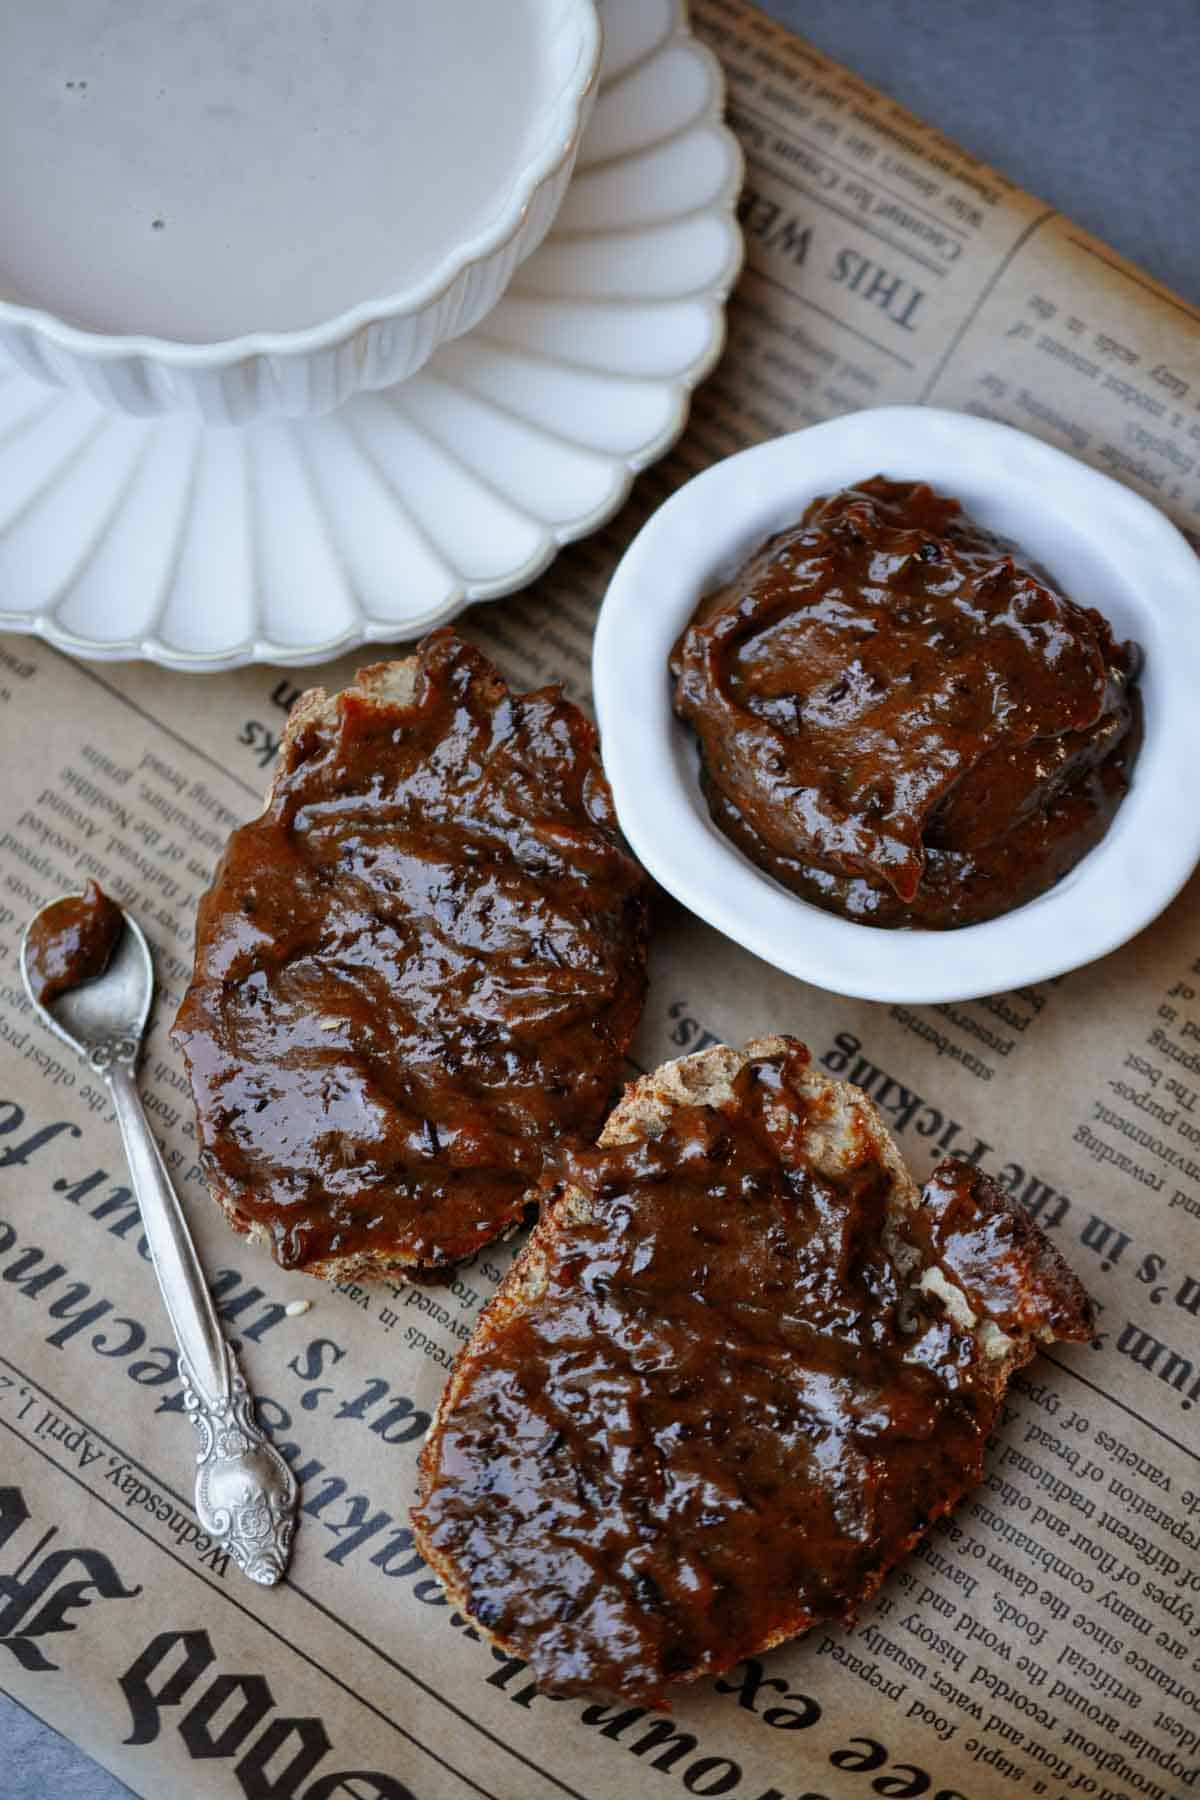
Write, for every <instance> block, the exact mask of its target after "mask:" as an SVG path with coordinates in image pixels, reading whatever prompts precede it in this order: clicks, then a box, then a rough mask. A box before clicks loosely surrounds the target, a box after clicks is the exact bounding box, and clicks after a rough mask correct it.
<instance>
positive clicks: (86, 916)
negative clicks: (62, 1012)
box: [25, 881, 125, 1006]
mask: <svg viewBox="0 0 1200 1800" xmlns="http://www.w3.org/2000/svg"><path fill="white" fill-rule="evenodd" d="M124 929H125V915H124V913H123V912H122V911H121V909H120V907H119V906H118V905H117V904H116V902H115V901H112V900H110V899H109V897H108V895H107V894H106V893H104V892H103V890H102V889H101V888H100V887H99V885H98V884H97V883H96V882H94V881H89V882H88V884H87V886H86V887H85V888H84V890H83V892H82V894H71V895H69V896H68V897H67V898H66V899H65V900H56V901H55V902H54V904H53V906H48V907H46V909H45V911H44V912H40V913H39V914H38V915H37V917H36V918H35V919H34V921H33V923H32V924H31V925H30V927H29V934H28V936H27V937H26V939H25V969H26V973H27V975H28V978H29V986H30V989H31V990H32V993H33V997H34V999H35V1000H37V1001H39V1002H40V1003H41V1004H42V1005H43V1006H47V1005H49V1003H50V1001H51V1000H55V999H57V998H58V996H59V995H60V994H65V993H67V992H68V991H69V990H70V989H71V988H76V987H79V986H81V985H82V983H83V982H85V981H95V979H96V977H97V975H103V973H104V971H105V969H107V967H108V965H109V962H110V960H111V958H112V953H113V951H114V950H115V949H116V947H117V941H118V939H119V938H120V936H121V933H122V931H123V930H124Z"/></svg>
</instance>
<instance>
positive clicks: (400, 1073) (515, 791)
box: [175, 630, 647, 1281]
mask: <svg viewBox="0 0 1200 1800" xmlns="http://www.w3.org/2000/svg"><path fill="white" fill-rule="evenodd" d="M646 937H647V883H646V879H645V876H644V874H643V873H642V871H641V869H640V868H639V867H638V865H637V863H636V862H635V861H634V859H633V858H632V857H631V856H630V855H629V853H628V851H627V850H626V848H625V846H624V844H623V841H622V839H621V836H620V831H619V829H618V827H617V823H616V817H615V813H614V811H613V807H612V798H611V794H610V792H609V789H608V784H607V781H606V780H605V777H604V773H603V769H602V767H601V764H600V758H599V750H598V743H597V737H596V732H595V728H594V726H593V725H592V724H591V722H590V721H589V720H588V719H587V718H586V717H585V716H584V714H583V713H581V712H580V711H579V709H578V708H577V707H575V706H573V705H572V704H571V703H570V702H569V701H568V700H566V699H564V697H563V696H562V694H561V693H560V692H558V690H556V689H550V688H547V689H542V690H539V691H538V692H536V693H532V694H524V695H519V694H513V693H511V692H510V691H509V689H508V687H507V686H506V684H505V683H504V681H503V679H502V678H501V676H500V674H499V673H498V671H497V670H496V669H495V668H493V667H492V665H491V664H490V663H489V662H488V661H487V659H486V658H485V657H484V656H483V655H482V654H481V653H480V652H479V651H477V650H475V649H474V648H473V647H472V646H470V645H469V644H466V643H465V642H463V640H462V639H460V638H458V637H457V636H456V635H455V634H454V633H453V632H451V631H448V630H442V631H437V632H434V633H431V634H430V636H429V637H427V638H426V639H424V640H423V642H422V643H421V644H420V645H419V647H418V650H417V654H416V655H415V656H413V657H409V658H407V659H405V660H404V661H400V662H392V663H379V664H376V665H374V666H372V667H370V668H366V669H363V670H361V671H360V672H359V674H358V676H357V678H356V679H355V681H354V683H353V685H352V686H351V687H350V688H348V689H346V690H345V691H344V692H342V693H340V694H336V695H332V696H330V695H327V694H326V693H325V692H324V691H323V690H322V689H320V688H316V689H314V690H312V691H311V692H310V693H307V694H305V695H303V696H302V697H301V699H300V700H299V701H298V702H297V703H296V705H295V706H294V707H293V709H292V711H291V714H290V716H289V718H288V721H287V725H286V728H285V731H284V734H283V740H282V744H281V749H280V756H279V762H278V766H277V768H276V771H275V774H274V777H273V779H272V782H271V786H270V789H269V791H268V794H267V802H266V810H265V811H264V813H263V814H262V815H261V817H260V818H258V819H255V820H253V821H252V822H251V823H250V824H248V825H245V826H242V827H241V828H239V830H238V831H236V832H235V833H234V834H233V836H232V837H231V839H230V842H229V845H228V847H227V849H226V852H225V855H224V856H223V858H222V860H221V863H220V864H219V866H218V868H217V871H216V874H215V877H214V881H213V886H212V888H211V889H210V890H209V892H208V893H207V894H206V895H205V896H204V898H203V899H202V901H201V904H200V910H199V913H198V918H197V933H196V961H195V970H194V974H193V978H192V982H191V984H190V986H189V989H188V992H187V995H186V996H185V999H184V1003H183V1006H182V1007H181V1009H180V1014H179V1019H178V1021H177V1023H176V1028H175V1036H176V1038H177V1041H179V1042H180V1044H181V1045H182V1048H183V1051H184V1055H185V1058H186V1060H187V1064H188V1070H189V1074H190V1076H191V1080H192V1086H193V1091H194V1094H195V1097H196V1104H197V1121H198V1127H199V1137H200V1143H201V1151H202V1160H203V1163H204V1167H205V1172H206V1175H207V1177H208V1180H209V1185H210V1188H211V1191H212V1194H213V1197H214V1199H215V1200H216V1201H217V1203H218V1205H219V1206H220V1207H221V1209H222V1211H223V1212H224V1213H225V1215H226V1217H227V1218H228V1219H229V1221H230V1223H231V1224H232V1225H233V1226H234V1228H235V1229H236V1230H238V1231H240V1232H242V1233H244V1234H245V1235H247V1236H248V1237H251V1238H253V1239H257V1240H259V1241H261V1242H263V1243H265V1244H266V1245H267V1246H268V1247H269V1248H270V1249H271V1251H272V1252H273V1254H274V1255H275V1256H276V1258H277V1259H278V1260H279V1261H280V1262H281V1263H282V1264H283V1265H284V1266H285V1267H301V1268H304V1269H305V1270H306V1271H307V1272H308V1273H310V1274H314V1275H320V1276H324V1277H325V1278H327V1279H329V1280H334V1281H343V1280H348V1279H359V1278H361V1277H364V1276H367V1277H372V1276H389V1277H393V1278H394V1277H397V1276H404V1275H409V1276H411V1277H412V1278H414V1279H420V1278H422V1277H423V1276H426V1275H428V1274H430V1273H434V1272H436V1271H437V1270H438V1269H440V1268H443V1267H446V1266H448V1265H451V1264H453V1263H454V1262H457V1261H459V1260H461V1259H462V1258H464V1257H467V1256H470V1255H471V1254H473V1253H474V1252H475V1251H477V1250H478V1249H480V1248H481V1247H482V1246H483V1245H484V1244H486V1243H488V1242H489V1241H490V1240H491V1239H493V1238H495V1237H497V1236H501V1235H503V1234H505V1233H507V1232H510V1231H512V1230H514V1229H515V1228H516V1226H517V1225H519V1224H520V1223H521V1221H522V1219H523V1217H524V1215H525V1211H526V1208H527V1206H528V1205H529V1204H530V1203H531V1202H532V1201H533V1200H534V1199H535V1198H536V1193H537V1184H538V1179H539V1173H540V1168H541V1162H542V1155H543V1150H544V1148H545V1147H546V1146H547V1145H553V1144H554V1143H555V1142H556V1140H557V1139H558V1137H559V1136H560V1135H561V1134H562V1133H564V1132H571V1133H576V1132H580V1131H584V1132H587V1133H588V1134H589V1135H590V1134H591V1133H594V1132H595V1131H596V1130H597V1129H598V1128H599V1125H600V1123H601V1121H602V1120H603V1118H604V1115H605V1113H606V1111H607V1109H608V1107H609V1106H610V1105H611V1103H612V1100H613V1098H614V1096H615V1095H616V1093H617V1092H618V1091H619V1084H620V1072H621V1066H622V1062H623V1057H624V1053H625V1050H626V1047H627V1045H628V1043H629V1040H630V1037H631V1036H632V1033H633V1030H634V1028H635V1026H636V1023H637V1019H638V1016H639V1014H640V1011H641V1004H642V997H643V993H644V988H645V958H646Z"/></svg>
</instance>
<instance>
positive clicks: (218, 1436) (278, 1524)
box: [102, 1043, 297, 1586]
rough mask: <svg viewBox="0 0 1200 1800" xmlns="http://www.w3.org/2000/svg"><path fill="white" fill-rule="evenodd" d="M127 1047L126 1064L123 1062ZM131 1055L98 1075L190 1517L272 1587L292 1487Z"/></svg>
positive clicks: (288, 1527) (282, 1558)
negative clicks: (143, 1272)
mask: <svg viewBox="0 0 1200 1800" xmlns="http://www.w3.org/2000/svg"><path fill="white" fill-rule="evenodd" d="M127 1048H128V1050H129V1052H130V1054H129V1055H128V1056H126V1055H124V1054H122V1052H123V1051H125V1050H126V1049H127ZM135 1054H136V1046H134V1045H133V1044H132V1043H131V1044H129V1045H128V1046H126V1045H125V1044H123V1043H122V1044H119V1045H114V1046H112V1054H111V1060H108V1061H107V1062H106V1063H105V1065H104V1066H103V1068H102V1073H103V1075H104V1078H105V1080H106V1081H107V1082H108V1085H109V1089H110V1091H111V1093H112V1097H113V1106H114V1107H115V1109H116V1114H117V1124H118V1125H119V1126H120V1128H121V1141H122V1143H123V1144H124V1146H125V1154H126V1156H127V1158H128V1159H129V1172H130V1176H131V1178H132V1181H133V1191H134V1193H135V1194H136V1195H137V1199H138V1205H139V1206H140V1208H141V1213H142V1224H143V1226H144V1227H145V1232H146V1241H147V1243H148V1244H149V1246H150V1255H151V1259H152V1260H153V1263H154V1272H155V1274H156V1275H157V1276H158V1285H159V1287H160V1289H161V1290H162V1297H163V1304H164V1306H165V1307H166V1309H167V1317H168V1318H169V1319H170V1321H171V1328H172V1330H173V1331H174V1333H175V1341H176V1342H177V1344H178V1345H179V1370H180V1375H181V1377H182V1380H183V1391H184V1404H185V1405H186V1407H187V1410H188V1414H189V1417H190V1418H191V1421H192V1424H193V1425H194V1426H195V1427H196V1430H197V1431H198V1432H199V1433H200V1439H201V1446H200V1449H199V1451H198V1452H197V1455H196V1461H197V1464H198V1465H199V1467H198V1469H197V1473H196V1515H197V1517H198V1518H199V1520H200V1523H201V1525H202V1526H203V1528H204V1530H205V1531H206V1532H207V1533H208V1535H209V1537H211V1538H212V1539H213V1540H214V1541H215V1542H217V1543H219V1544H221V1545H223V1546H224V1547H225V1549H227V1550H228V1551H229V1554H230V1555H231V1556H232V1558H233V1560H234V1562H235V1563H236V1564H237V1565H238V1567H239V1569H241V1570H242V1571H243V1573H244V1574H246V1575H248V1576H249V1577H250V1580H251V1581H260V1582H262V1583H264V1585H267V1586H270V1585H271V1584H272V1583H273V1582H276V1581H278V1580H279V1579H280V1577H281V1576H282V1574H283V1572H284V1569H285V1568H286V1567H287V1560H288V1551H289V1548H290V1546H291V1541H292V1532H293V1531H294V1529H295V1524H296V1498H297V1495H296V1479H295V1476H294V1475H293V1474H292V1471H291V1469H290V1468H289V1467H288V1465H287V1463H285V1462H284V1460H283V1458H282V1457H281V1456H280V1454H279V1452H278V1451H277V1450H276V1449H275V1446H274V1445H273V1444H272V1443H271V1442H270V1441H269V1439H268V1438H266V1437H264V1435H263V1433H262V1432H261V1431H260V1430H259V1428H258V1426H257V1425H256V1424H255V1422H254V1412H253V1402H252V1400H251V1397H250V1393H249V1391H248V1389H247V1387H246V1382H245V1377H244V1376H243V1375H242V1372H241V1370H240V1368H239V1367H238V1363H237V1358H236V1357H235V1356H234V1354H233V1351H232V1350H231V1349H230V1347H229V1345H228V1344H227V1343H226V1341H225V1337H224V1334H223V1333H222V1331H221V1327H220V1325H219V1324H218V1322H217V1315H216V1311H215V1310H214V1307H213V1303H212V1296H211V1295H210V1294H209V1291H208V1287H207V1285H206V1283H205V1280H204V1275H203V1272H202V1270H201V1268H200V1262H199V1259H198V1257H197V1255H196V1249H195V1246H194V1244H193V1243H192V1238H191V1233H190V1232H189V1230H188V1227H187V1220H186V1219H185V1218H184V1216H183V1209H182V1207H181V1206H180V1204H179V1200H178V1197H177V1195H176V1193H175V1189H174V1188H173V1187H172V1185H171V1178H170V1176H169V1175H168V1174H167V1171H166V1169H165V1167H164V1166H163V1160H162V1157H161V1156H160V1155H159V1151H158V1145H157V1144H156V1143H155V1141H154V1134H153V1133H152V1132H151V1130H150V1126H149V1123H148V1122H147V1119H146V1115H145V1113H144V1111H143V1110H142V1102H141V1098H140V1096H139V1094H138V1090H137V1084H136V1082H135V1080H134V1075H133V1063H134V1057H135Z"/></svg>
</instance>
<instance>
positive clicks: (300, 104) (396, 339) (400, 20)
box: [0, 0, 599, 416]
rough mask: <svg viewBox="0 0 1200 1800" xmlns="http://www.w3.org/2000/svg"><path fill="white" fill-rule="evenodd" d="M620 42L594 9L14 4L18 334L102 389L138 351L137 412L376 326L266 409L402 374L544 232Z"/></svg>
mask: <svg viewBox="0 0 1200 1800" xmlns="http://www.w3.org/2000/svg"><path fill="white" fill-rule="evenodd" d="M598 49H599V31H598V25H597V22H596V17H595V13H594V9H593V7H592V6H591V4H590V0H549V3H547V0H487V4H486V5H481V4H479V0H438V4H437V5H435V6H430V5H426V4H424V3H423V0H341V3H338V4H333V3H332V0H302V3H297V0H256V4H254V5H253V6H244V5H236V4H234V3H233V0H209V3H208V4H196V3H195V0H160V3H159V4H157V5H153V6H150V5H142V4H138V3H137V0H8V4H7V5H6V6H5V7H4V8H3V10H2V12H0V158H2V161H3V168H4V170H5V176H6V179H5V180H4V182H3V184H0V342H4V343H5V344H6V345H7V347H8V348H9V349H10V350H12V351H14V352H15V353H16V354H17V356H18V357H19V358H20V360H22V361H23V362H24V363H25V364H26V366H28V367H31V368H32V369H33V372H34V373H41V374H43V375H45V376H49V377H50V378H52V379H56V380H60V381H61V380H71V379H72V378H73V376H75V375H78V374H79V373H80V362H81V360H82V361H85V362H88V363H89V366H88V367H86V368H85V369H84V370H83V379H84V380H85V382H86V384H87V385H91V386H93V388H94V389H96V388H97V386H98V385H99V386H100V387H103V383H104V379H105V378H106V377H108V378H111V377H112V376H113V375H115V374H116V373H117V372H118V371H119V369H120V367H121V365H122V362H123V352H126V351H128V350H130V349H133V348H135V347H136V352H137V353H138V354H139V355H140V356H141V357H142V359H143V368H142V370H141V371H140V373H141V375H142V382H141V388H140V390H138V389H137V386H136V383H135V384H134V386H133V388H131V389H130V390H129V391H127V392H124V393H123V392H121V391H119V390H118V391H113V392H109V393H107V394H105V393H101V397H102V398H106V399H109V400H111V401H112V402H113V403H115V404H118V405H127V406H130V407H131V409H132V410H139V411H148V410H159V409H160V408H162V407H165V406H177V405H184V406H187V405H197V404H198V405H200V407H201V410H209V408H207V407H206V406H205V398H206V396H207V397H210V398H211V397H212V396H213V395H214V394H215V393H219V391H220V389H221V386H222V383H221V380H220V377H221V374H222V372H223V371H224V370H226V369H227V368H228V366H229V365H236V364H237V363H239V362H240V361H241V360H242V359H243V358H244V357H245V356H246V355H247V354H248V353H249V354H253V353H254V352H255V351H258V352H263V353H266V354H270V355H272V356H274V357H276V358H280V357H283V358H285V359H289V358H299V359H300V362H299V363H298V364H297V368H296V370H295V371H294V372H295V374H296V376H297V377H299V376H300V372H301V368H302V366H304V364H305V361H306V359H308V358H310V357H311V356H312V354H313V353H314V352H319V351H321V350H330V349H336V348H338V347H339V346H341V347H343V348H344V347H345V345H346V343H347V341H348V339H349V338H351V337H353V336H354V335H355V333H356V332H359V331H361V330H363V329H364V328H368V331H369V328H370V327H372V326H374V327H375V331H374V334H373V338H371V339H370V341H368V342H364V343H363V344H362V345H361V346H356V347H355V350H354V353H353V354H352V355H349V356H345V355H344V356H343V357H342V358H341V362H342V363H343V364H345V365H346V368H345V369H343V370H342V371H340V373H339V375H338V376H336V377H335V378H334V379H333V380H332V381H331V380H330V378H329V374H328V372H326V373H325V375H324V378H323V379H314V376H315V375H316V373H317V372H316V371H314V370H312V369H311V368H310V369H309V371H308V380H307V382H305V381H304V380H299V379H298V380H297V381H295V382H293V383H291V384H290V385H289V383H288V382H287V371H286V370H285V371H284V381H283V387H284V388H287V389H288V391H287V392H282V391H279V392H276V393H275V395H274V404H271V403H270V401H269V396H268V395H267V394H266V392H265V384H263V383H262V382H261V381H260V383H259V385H260V388H263V390H264V391H263V392H261V393H260V394H259V395H258V400H259V402H260V404H258V405H255V406H245V405H243V411H244V412H248V411H258V410H280V411H292V412H294V411H308V410H321V409H322V407H323V406H324V405H325V404H330V403H336V400H337V399H340V398H343V397H344V394H345V392H346V391H352V390H353V388H354V387H357V386H378V385H382V384H383V383H384V382H385V381H390V380H397V379H401V378H402V377H403V376H404V375H406V374H408V373H411V372H412V370H413V369H415V368H416V367H417V366H419V364H420V363H421V362H423V361H424V360H425V358H426V357H427V356H428V355H429V354H430V353H431V352H432V350H433V348H434V347H435V346H436V344H437V343H438V342H439V341H440V340H441V339H443V338H445V337H448V336H454V335H457V333H458V332H460V331H462V330H465V329H467V328H469V326H470V325H471V324H473V323H474V322H475V321H476V320H477V319H478V318H479V317H480V316H482V313H483V312H484V311H486V310H487V308H488V307H489V306H490V305H492V304H494V303H495V300H496V299H497V298H498V297H499V295H500V293H501V292H502V291H503V288H504V286H505V284H506V282H507V280H508V278H509V276H510V275H511V273H512V270H513V268H514V267H515V266H516V264H517V262H519V261H520V259H521V257H522V256H524V255H527V254H528V253H529V251H530V250H531V249H532V248H534V246H535V244H536V242H537V241H538V240H539V239H540V237H541V236H542V235H543V234H544V232H545V230H546V229H547V228H548V226H549V224H550V221H551V219H552V217H553V212H554V210H555V207H556V205H557V200H558V198H560V197H561V191H562V189H563V187H565V183H566V179H567V178H568V177H569V173H570V167H571V163H572V161H573V156H574V150H575V148H576V147H577V142H578V136H579V132H580V130H581V127H582V122H583V119H584V117H585V115H586V111H587V103H588V99H589V97H590V92H591V89H592V86H593V83H594V76H595V69H596V63H597V59H598ZM147 359H148V361H149V363H150V364H151V365H152V366H151V368H150V370H149V373H148V374H147V370H146V367H145V364H146V362H147ZM273 374H274V377H275V385H276V387H277V388H279V386H280V383H279V374H280V371H279V370H278V369H275V370H274V371H273ZM199 377H203V380H200V379H198V378H199ZM214 378H216V379H215V380H214ZM306 389H307V390H308V391H307V395H306V392H305V390H306ZM229 398H230V396H229V395H228V394H227V395H226V399H227V400H228V399H229ZM244 398H245V397H244V396H243V400H244ZM301 401H303V404H301V403H300V402H301ZM235 410H236V400H235ZM219 411H220V409H219V405H218V406H217V408H216V416H219Z"/></svg>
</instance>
